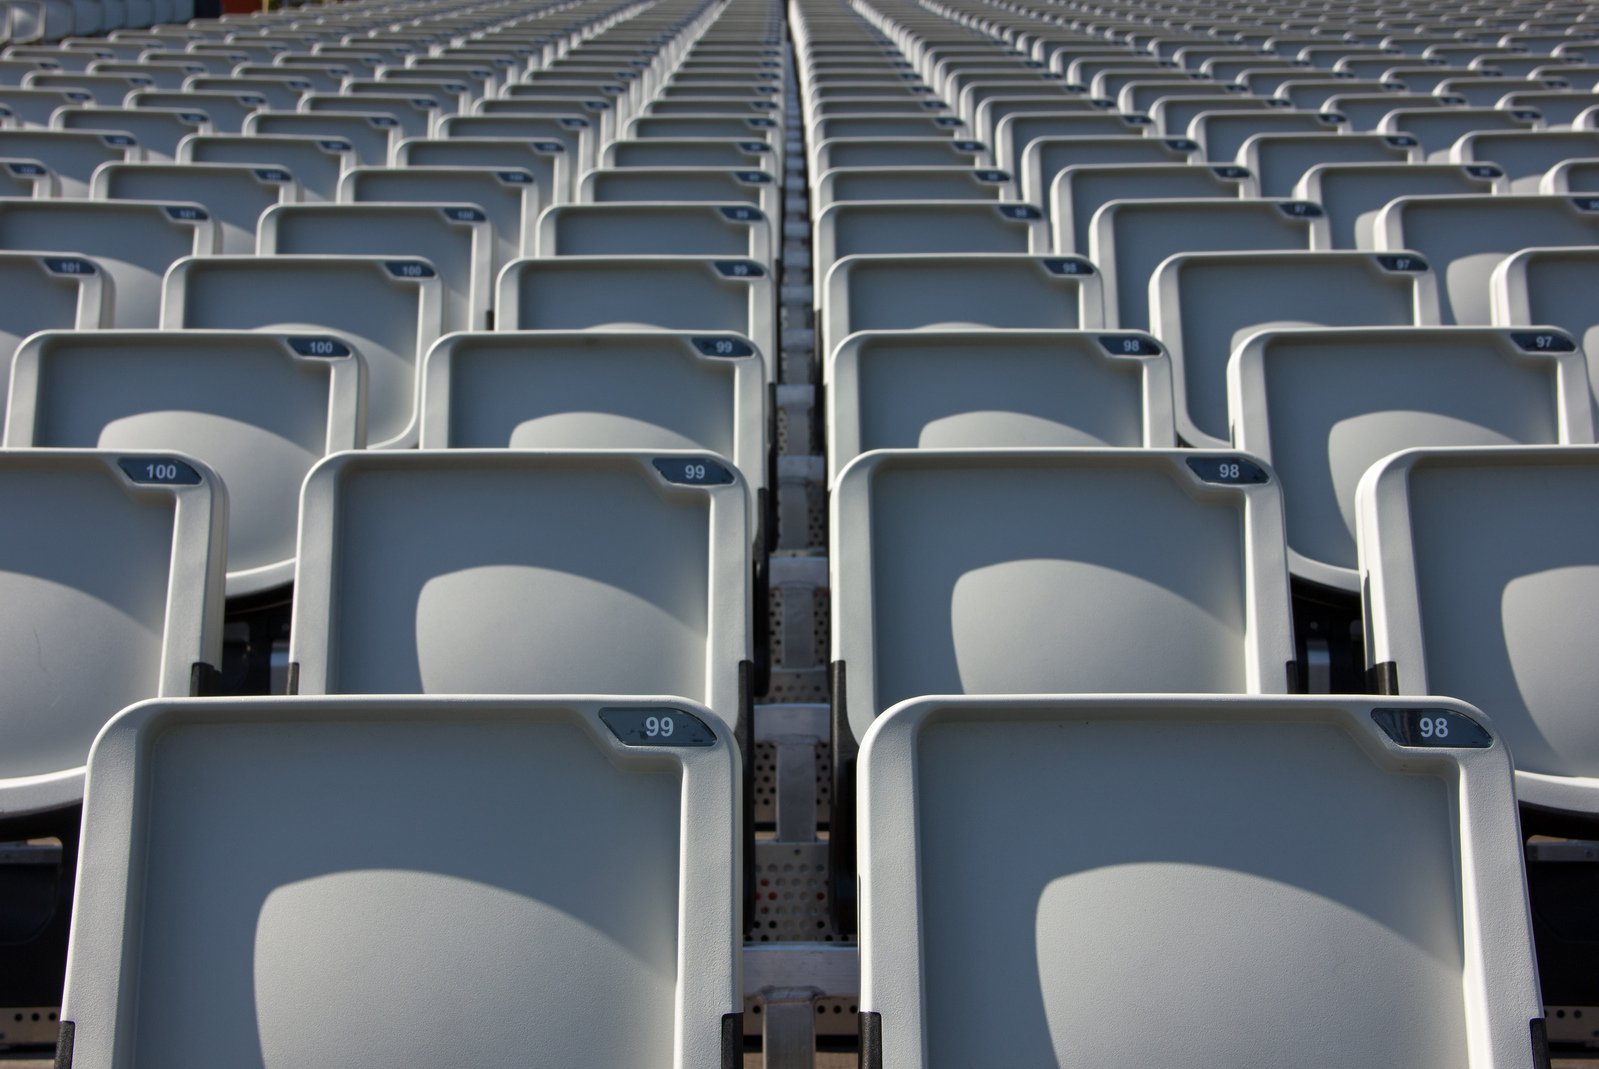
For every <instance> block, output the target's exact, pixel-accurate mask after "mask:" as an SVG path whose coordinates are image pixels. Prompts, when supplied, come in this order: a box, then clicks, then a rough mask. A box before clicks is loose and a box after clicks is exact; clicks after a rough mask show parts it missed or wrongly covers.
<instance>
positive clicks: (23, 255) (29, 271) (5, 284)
mask: <svg viewBox="0 0 1599 1069" xmlns="http://www.w3.org/2000/svg"><path fill="white" fill-rule="evenodd" d="M109 289H110V287H108V286H107V285H106V280H105V273H104V272H103V271H101V269H100V266H99V265H98V264H96V263H95V262H94V261H93V260H90V259H87V258H85V257H82V256H64V255H62V256H53V255H51V254H49V253H30V252H0V292H3V293H5V295H6V299H5V300H4V301H0V364H3V365H4V366H5V367H6V368H8V369H9V368H10V366H11V357H12V354H13V353H15V352H16V350H17V346H18V345H20V344H21V343H22V339H24V338H26V337H27V336H28V335H30V334H33V333H35V332H36V331H40V330H51V329H57V330H97V329H99V328H100V327H103V326H105V325H106V319H107V316H108V314H109V311H110V301H111V294H110V292H109ZM9 383H10V374H9V372H8V373H7V374H6V375H4V376H0V406H3V404H4V402H5V398H6V388H7V386H8V384H9Z"/></svg>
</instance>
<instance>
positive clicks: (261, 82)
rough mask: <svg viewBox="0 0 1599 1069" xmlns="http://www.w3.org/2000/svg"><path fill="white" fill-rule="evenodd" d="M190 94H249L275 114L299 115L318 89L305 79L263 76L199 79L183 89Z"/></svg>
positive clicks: (219, 76)
mask: <svg viewBox="0 0 1599 1069" xmlns="http://www.w3.org/2000/svg"><path fill="white" fill-rule="evenodd" d="M182 88H183V89H185V90H187V91H189V92H191V93H221V92H246V93H250V94H252V95H253V96H259V97H263V98H265V100H266V102H267V107H269V108H271V109H272V110H274V111H296V110H298V108H299V106H300V101H301V100H302V99H303V98H304V97H305V94H307V93H310V92H313V91H314V90H315V87H314V86H313V85H312V84H311V83H310V82H309V81H307V80H306V79H303V78H299V77H296V76H295V75H293V74H288V73H284V74H281V75H278V76H277V77H270V78H269V77H263V76H262V75H254V76H245V75H212V74H201V75H196V76H194V77H192V78H190V79H188V81H187V82H185V83H184V85H183V86H182Z"/></svg>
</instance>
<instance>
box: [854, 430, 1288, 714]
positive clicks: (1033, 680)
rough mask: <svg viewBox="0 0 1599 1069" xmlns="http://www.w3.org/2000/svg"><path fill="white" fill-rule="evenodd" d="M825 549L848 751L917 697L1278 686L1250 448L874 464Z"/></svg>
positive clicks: (1271, 533) (1280, 630)
mask: <svg viewBox="0 0 1599 1069" xmlns="http://www.w3.org/2000/svg"><path fill="white" fill-rule="evenodd" d="M952 515H963V516H980V517H982V520H983V522H981V523H963V522H951V519H950V517H951V516H952ZM1084 516H1092V517H1094V522H1092V523H1085V522H1083V521H1082V518H1083V517H1084ZM829 539H830V543H829V562H830V566H831V572H832V575H831V588H832V597H833V623H832V649H833V656H834V658H835V660H836V661H837V662H838V666H837V667H836V668H835V673H836V674H837V673H838V672H839V670H840V668H841V670H842V679H843V688H842V692H841V693H840V694H839V695H838V696H837V697H836V699H835V700H840V701H842V703H843V709H842V716H841V717H840V718H839V719H841V720H842V721H843V722H844V723H845V724H847V727H848V729H849V730H850V731H851V732H852V733H853V736H854V738H855V739H857V740H858V739H861V738H864V737H865V735H866V731H867V729H868V728H869V727H870V726H871V724H872V721H873V720H874V719H875V718H876V717H878V716H880V715H881V714H882V713H883V712H884V711H886V710H887V709H889V708H890V707H891V706H893V705H895V704H896V703H898V702H900V701H904V700H906V699H908V698H914V697H918V696H921V695H925V694H1080V693H1118V692H1124V691H1137V692H1139V693H1181V694H1192V693H1221V694H1243V693H1254V694H1258V693H1263V692H1271V693H1287V688H1288V686H1289V683H1290V679H1289V676H1290V668H1289V662H1290V661H1292V660H1293V657H1294V652H1293V651H1294V647H1293V640H1292V624H1291V622H1290V620H1289V609H1288V604H1289V597H1288V571H1287V567H1286V565H1285V560H1284V553H1283V531H1282V504H1281V495H1280V493H1279V490H1278V484H1277V480H1276V478H1275V476H1273V475H1272V474H1271V472H1269V471H1268V470H1267V469H1266V468H1265V467H1264V466H1263V465H1261V464H1260V463H1259V462H1257V461H1255V460H1253V459H1251V458H1250V457H1248V456H1246V455H1244V454H1241V453H1234V452H1227V453H1221V454H1195V453H1184V452H1178V451H1176V450H1153V449H1028V450H1002V449H980V450H970V451H960V450H935V449H907V450H881V451H878V452H874V453H864V454H862V455H861V456H859V457H857V458H856V459H855V461H854V462H853V463H851V464H850V465H849V466H847V467H846V468H845V469H844V470H843V471H842V472H841V473H840V474H839V477H838V480H837V482H836V483H835V484H834V487H833V495H832V512H831V530H830V534H829Z"/></svg>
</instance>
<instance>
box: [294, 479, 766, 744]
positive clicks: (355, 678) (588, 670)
mask: <svg viewBox="0 0 1599 1069" xmlns="http://www.w3.org/2000/svg"><path fill="white" fill-rule="evenodd" d="M745 493H746V491H745V487H744V485H743V483H742V481H741V480H740V479H739V477H738V474H737V473H736V472H735V471H734V470H732V469H731V468H729V467H728V466H727V465H726V462H724V461H722V460H720V459H719V458H717V457H714V456H713V455H710V454H706V453H703V452H671V453H667V452H660V453H638V452H627V451H620V450H596V451H565V452H555V451H533V450H521V449H492V450H476V449H474V450H465V449H448V450H424V451H403V452H402V451H391V452H385V453H380V452H356V453H343V454H339V455H336V456H332V457H329V458H328V459H326V460H324V461H322V462H321V463H320V464H319V465H317V467H316V468H315V469H313V470H312V472H311V474H310V476H309V477H308V478H307V479H306V484H305V493H304V498H303V500H302V503H301V511H300V524H301V537H300V555H299V561H298V567H297V570H296V572H295V599H294V622H293V630H292V633H291V638H290V649H289V657H290V661H291V669H290V672H291V675H292V676H293V678H294V679H295V680H296V682H295V684H294V686H295V688H297V690H298V693H302V694H633V695H640V696H644V695H668V694H669V695H675V696H677V697H680V698H688V699H690V700H693V701H698V702H701V703H703V704H704V705H706V706H708V707H709V709H710V710H711V712H712V715H714V716H715V717H716V719H717V720H718V721H719V726H721V727H725V728H727V729H733V728H734V727H735V726H738V725H741V722H743V721H744V720H745V718H746V717H747V715H748V714H747V713H746V712H745V711H744V710H743V708H742V705H743V702H744V700H745V699H744V698H743V696H742V694H741V678H742V676H743V675H744V672H745V670H746V669H745V664H746V662H747V661H748V660H749V656H750V651H749V633H750V600H749V581H750V574H751V567H750V561H749V544H750V540H749V537H748V533H747V532H748V527H747V523H748V521H747V520H746V516H745V512H746V503H745Z"/></svg>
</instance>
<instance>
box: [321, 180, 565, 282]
mask: <svg viewBox="0 0 1599 1069" xmlns="http://www.w3.org/2000/svg"><path fill="white" fill-rule="evenodd" d="M539 192H540V191H539V188H538V182H537V180H536V179H535V178H534V177H533V174H532V172H531V171H528V170H526V169H524V168H513V167H357V168H355V169H354V170H352V171H349V172H347V173H346V174H345V175H344V178H343V180H342V181H341V183H340V187H339V199H340V200H341V201H342V202H345V203H364V202H369V201H376V202H383V201H387V202H390V203H402V202H404V203H415V204H434V205H448V204H467V205H471V206H473V207H476V208H481V209H483V211H484V213H485V215H486V216H487V217H488V220H489V226H490V230H491V231H492V235H491V236H492V238H493V241H492V249H491V254H490V265H489V267H490V271H491V273H492V274H498V273H499V272H500V270H501V269H503V268H504V267H505V265H506V264H508V263H510V262H511V261H512V260H514V259H516V258H517V257H518V256H528V255H531V254H532V251H533V241H532V237H533V225H534V222H535V220H537V218H538V209H539Z"/></svg>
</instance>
